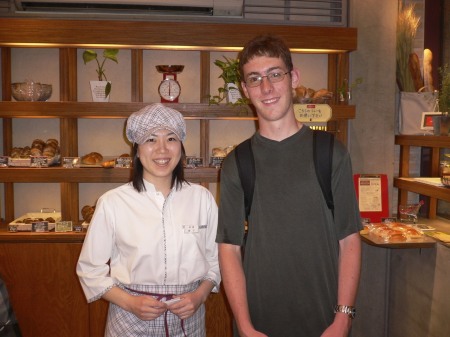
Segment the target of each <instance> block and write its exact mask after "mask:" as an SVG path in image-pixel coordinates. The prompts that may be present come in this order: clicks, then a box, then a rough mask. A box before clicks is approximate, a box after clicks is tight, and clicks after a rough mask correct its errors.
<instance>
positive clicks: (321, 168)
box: [234, 130, 334, 220]
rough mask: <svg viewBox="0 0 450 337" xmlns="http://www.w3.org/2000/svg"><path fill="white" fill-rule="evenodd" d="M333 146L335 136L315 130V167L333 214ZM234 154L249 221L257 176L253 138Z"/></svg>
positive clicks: (242, 144) (239, 147)
mask: <svg viewBox="0 0 450 337" xmlns="http://www.w3.org/2000/svg"><path fill="white" fill-rule="evenodd" d="M333 146H334V135H333V134H331V133H329V132H326V131H319V130H313V153H314V167H315V169H316V175H317V179H318V180H319V184H320V188H321V189H322V193H323V196H324V197H325V200H326V202H327V206H328V208H329V209H330V210H331V212H334V202H333V193H332V191H331V172H332V165H333ZM234 152H235V157H236V165H237V168H238V172H239V178H240V179H241V185H242V188H243V190H244V203H245V219H246V220H247V219H248V216H249V214H250V209H251V207H252V200H253V190H254V188H255V176H256V172H255V159H254V158H253V151H252V143H251V138H249V139H247V140H245V141H243V142H242V143H240V144H239V145H238V146H236V148H235V150H234Z"/></svg>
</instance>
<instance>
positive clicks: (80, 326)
mask: <svg viewBox="0 0 450 337" xmlns="http://www.w3.org/2000/svg"><path fill="white" fill-rule="evenodd" d="M84 237H85V233H74V232H73V233H29V232H22V233H10V232H7V231H6V228H4V227H2V228H0V261H1V262H0V275H1V277H2V278H3V280H4V281H5V283H6V286H7V288H8V291H9V294H10V299H11V303H12V305H13V308H14V311H15V313H16V316H17V319H18V321H19V325H20V329H21V330H22V335H23V337H49V336H58V337H82V336H83V337H102V336H103V335H104V327H105V321H106V313H107V302H106V301H104V300H98V301H96V302H93V303H90V304H88V303H87V302H86V299H85V297H84V294H83V291H82V289H81V286H80V284H79V281H78V277H77V275H76V272H75V267H76V263H77V260H78V256H79V254H80V251H81V247H82V244H83V240H84ZM230 312H231V311H230V310H229V308H228V305H227V302H226V298H225V296H224V294H223V291H221V293H219V294H211V295H210V296H209V298H208V300H207V302H206V330H207V335H208V336H213V337H222V336H223V337H229V336H232V318H231V317H232V316H231V314H230Z"/></svg>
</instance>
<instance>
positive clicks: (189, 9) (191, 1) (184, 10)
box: [0, 0, 244, 18]
mask: <svg viewBox="0 0 450 337" xmlns="http://www.w3.org/2000/svg"><path fill="white" fill-rule="evenodd" d="M0 1H1V0H0ZM11 1H13V2H14V3H15V14H16V15H36V14H40V15H45V16H52V15H53V16H58V15H59V16H61V15H80V14H82V15H86V14H87V15H92V16H114V15H117V16H138V17H139V16H143V15H146V16H148V15H155V16H164V15H169V16H172V15H173V16H178V15H179V16H236V17H241V18H242V9H243V1H244V0H160V1H158V0H125V1H124V0H11Z"/></svg>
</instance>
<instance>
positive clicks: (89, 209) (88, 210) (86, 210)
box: [81, 205, 95, 223]
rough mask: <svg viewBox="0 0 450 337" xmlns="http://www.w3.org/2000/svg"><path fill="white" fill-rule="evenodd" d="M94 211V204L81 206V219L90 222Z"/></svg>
mask: <svg viewBox="0 0 450 337" xmlns="http://www.w3.org/2000/svg"><path fill="white" fill-rule="evenodd" d="M94 211H95V206H89V205H86V206H83V208H82V209H81V216H82V218H83V220H84V221H85V222H87V223H90V222H91V220H92V216H93V215H94Z"/></svg>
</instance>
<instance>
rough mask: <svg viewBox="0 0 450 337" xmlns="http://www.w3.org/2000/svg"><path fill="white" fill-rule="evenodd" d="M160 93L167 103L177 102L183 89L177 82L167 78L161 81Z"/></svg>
mask: <svg viewBox="0 0 450 337" xmlns="http://www.w3.org/2000/svg"><path fill="white" fill-rule="evenodd" d="M158 92H159V95H160V96H161V98H162V99H164V100H165V101H168V102H176V101H177V100H178V97H179V96H180V92H181V87H180V84H179V83H178V82H177V81H176V80H173V79H169V78H166V79H165V80H163V81H161V83H160V85H159V88H158Z"/></svg>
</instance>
